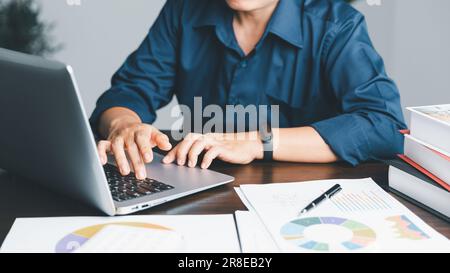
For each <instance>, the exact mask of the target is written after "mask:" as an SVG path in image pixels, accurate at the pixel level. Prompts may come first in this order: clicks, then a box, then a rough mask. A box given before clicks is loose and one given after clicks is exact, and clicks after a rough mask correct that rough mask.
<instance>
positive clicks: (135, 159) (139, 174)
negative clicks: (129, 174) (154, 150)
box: [127, 139, 147, 180]
mask: <svg viewBox="0 0 450 273" xmlns="http://www.w3.org/2000/svg"><path fill="white" fill-rule="evenodd" d="M127 153H128V157H129V158H130V161H131V164H132V165H133V169H134V173H135V175H136V178H137V179H139V180H143V179H145V178H146V177H147V172H146V171H145V165H144V161H143V160H142V157H141V154H140V152H139V149H138V146H137V145H136V143H135V142H134V139H130V140H128V141H127Z"/></svg>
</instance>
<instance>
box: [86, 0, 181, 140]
mask: <svg viewBox="0 0 450 273" xmlns="http://www.w3.org/2000/svg"><path fill="white" fill-rule="evenodd" d="M181 2H182V1H177V0H168V1H167V3H166V4H165V5H164V7H163V9H162V10H161V12H160V14H159V16H158V18H157V19H156V21H155V23H154V24H153V26H152V27H151V29H150V31H149V33H148V35H147V37H146V38H145V39H144V41H143V42H142V44H141V45H140V46H139V48H138V49H137V50H136V51H135V52H133V53H132V54H131V55H130V56H129V57H128V58H127V60H126V61H125V63H124V64H123V65H122V66H121V67H120V69H119V70H118V71H117V72H116V73H115V74H114V76H113V77H112V80H111V88H110V89H109V90H107V91H106V92H105V93H103V94H102V95H101V97H100V98H99V99H98V101H97V105H96V108H95V110H94V112H93V113H92V115H91V118H90V124H91V127H92V129H93V131H94V133H97V130H98V122H99V118H100V116H101V115H102V113H103V112H104V111H106V110H108V109H110V108H112V107H125V108H128V109H130V110H132V111H134V112H135V113H136V114H137V115H138V116H139V117H140V118H141V120H142V122H144V123H153V122H154V121H155V119H156V110H158V109H159V108H161V107H163V106H165V105H167V104H168V103H169V102H170V101H171V100H172V97H173V94H174V82H175V80H174V78H175V73H176V64H177V54H176V52H177V49H176V48H177V41H178V32H179V31H178V29H179V20H180V17H181Z"/></svg>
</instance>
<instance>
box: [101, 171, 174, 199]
mask: <svg viewBox="0 0 450 273" xmlns="http://www.w3.org/2000/svg"><path fill="white" fill-rule="evenodd" d="M104 170H105V174H106V178H107V180H108V185H109V189H110V190H111V194H112V197H113V199H114V200H115V201H117V202H122V201H127V200H130V199H134V198H139V197H144V196H148V195H152V194H155V193H160V192H163V191H168V190H172V189H174V187H173V186H171V185H167V184H164V183H162V182H160V181H156V180H154V179H151V178H147V179H145V180H139V179H137V178H136V177H135V175H134V173H130V174H129V175H127V176H122V175H121V174H120V172H119V170H118V169H117V167H116V166H114V165H111V164H106V165H105V166H104Z"/></svg>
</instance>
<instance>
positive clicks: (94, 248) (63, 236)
mask: <svg viewBox="0 0 450 273" xmlns="http://www.w3.org/2000/svg"><path fill="white" fill-rule="evenodd" d="M91 240H92V241H91ZM0 252H6V253H18V252H26V253H30V252H31V253H55V252H56V253H70V252H178V253H185V252H189V253H192V252H194V253H196V252H209V253H211V252H212V253H218V252H227V253H238V252H240V247H239V240H238V236H237V232H236V226H235V222H234V218H233V215H174V216H172V215H163V216H159V215H154V216H153V215H152V216H124V217H61V218H20V219H16V221H15V222H14V225H13V227H12V228H11V230H10V232H9V234H8V236H7V237H6V239H5V241H4V243H3V245H2V247H1V249H0Z"/></svg>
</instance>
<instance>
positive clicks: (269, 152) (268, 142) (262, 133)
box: [259, 122, 273, 162]
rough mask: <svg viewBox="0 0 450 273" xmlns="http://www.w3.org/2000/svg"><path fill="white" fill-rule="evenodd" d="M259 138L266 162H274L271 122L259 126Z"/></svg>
mask: <svg viewBox="0 0 450 273" xmlns="http://www.w3.org/2000/svg"><path fill="white" fill-rule="evenodd" d="M259 137H260V138H261V142H262V144H263V149H264V158H263V160H264V161H267V162H270V161H272V160H273V133H272V126H271V124H270V122H267V123H263V124H261V125H260V126H259Z"/></svg>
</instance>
